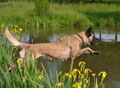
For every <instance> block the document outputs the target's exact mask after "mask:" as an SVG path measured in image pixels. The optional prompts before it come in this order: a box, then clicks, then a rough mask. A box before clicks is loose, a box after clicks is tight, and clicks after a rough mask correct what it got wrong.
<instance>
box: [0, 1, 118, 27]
mask: <svg viewBox="0 0 120 88" xmlns="http://www.w3.org/2000/svg"><path fill="white" fill-rule="evenodd" d="M48 6H49V7H47V8H49V10H48V11H45V9H44V11H45V13H44V15H42V16H40V17H38V16H36V12H35V9H34V7H35V6H34V3H32V2H30V3H28V2H23V1H22V2H6V3H4V4H3V3H0V12H4V13H1V14H0V24H7V25H11V24H13V25H14V24H19V25H25V26H26V25H28V26H31V25H32V26H36V25H37V26H39V27H51V26H52V27H53V26H61V25H64V26H68V25H69V26H76V25H77V26H80V25H105V26H106V25H107V26H111V25H112V24H113V25H116V24H118V23H119V21H120V18H119V15H120V9H119V8H120V6H119V5H116V4H57V3H54V4H53V3H49V5H48ZM40 8H42V7H40ZM45 8H46V7H45ZM104 8H106V9H104ZM46 10H47V9H46ZM38 12H40V11H38ZM8 13H9V14H8ZM40 14H41V13H39V15H40ZM42 14H43V13H42Z"/></svg>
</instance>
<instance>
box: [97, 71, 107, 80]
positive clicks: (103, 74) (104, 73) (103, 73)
mask: <svg viewBox="0 0 120 88" xmlns="http://www.w3.org/2000/svg"><path fill="white" fill-rule="evenodd" d="M101 74H102V77H103V78H105V77H106V76H107V73H106V72H104V71H102V72H100V73H99V74H98V76H100V75H101Z"/></svg>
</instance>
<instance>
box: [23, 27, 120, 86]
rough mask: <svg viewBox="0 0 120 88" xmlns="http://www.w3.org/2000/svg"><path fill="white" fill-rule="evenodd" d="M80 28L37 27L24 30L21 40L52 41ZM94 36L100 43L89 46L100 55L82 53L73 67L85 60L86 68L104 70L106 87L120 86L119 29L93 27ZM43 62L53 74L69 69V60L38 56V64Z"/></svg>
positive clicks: (76, 31) (73, 32)
mask: <svg viewBox="0 0 120 88" xmlns="http://www.w3.org/2000/svg"><path fill="white" fill-rule="evenodd" d="M83 29H84V28H81V29H74V28H69V27H61V28H53V29H49V30H47V29H39V31H37V30H35V29H34V30H33V29H31V30H32V31H29V32H28V31H25V32H24V34H23V36H22V38H21V41H24V42H28V43H42V42H53V41H56V40H57V39H58V38H60V37H62V36H64V35H72V34H75V33H78V32H80V31H82V30H83ZM94 29H95V30H94V31H95V35H96V37H98V38H100V40H101V43H100V44H98V45H96V46H90V47H91V48H92V49H93V50H97V51H100V52H101V54H100V55H84V56H80V57H78V58H76V59H75V60H74V68H78V66H77V65H78V63H79V61H85V62H86V63H87V68H90V69H91V70H92V71H93V72H95V73H99V72H100V71H106V72H107V74H108V76H107V78H106V80H105V84H106V88H119V86H120V70H119V67H120V64H119V62H120V59H119V56H120V30H119V29H116V28H100V27H94ZM41 62H42V63H43V64H44V66H45V68H46V69H47V70H50V71H51V72H52V73H53V74H54V73H55V71H56V70H58V71H63V72H68V71H69V69H70V62H71V60H70V59H69V60H67V61H63V62H62V61H61V60H56V59H53V60H48V59H43V58H40V59H39V60H38V66H39V67H40V63H41Z"/></svg>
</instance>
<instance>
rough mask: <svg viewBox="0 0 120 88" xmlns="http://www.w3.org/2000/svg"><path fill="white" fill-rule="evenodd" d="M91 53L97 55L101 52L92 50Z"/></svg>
mask: <svg viewBox="0 0 120 88" xmlns="http://www.w3.org/2000/svg"><path fill="white" fill-rule="evenodd" d="M93 54H94V55H98V54H101V52H99V51H94V52H93Z"/></svg>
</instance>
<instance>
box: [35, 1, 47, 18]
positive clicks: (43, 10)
mask: <svg viewBox="0 0 120 88" xmlns="http://www.w3.org/2000/svg"><path fill="white" fill-rule="evenodd" d="M34 4H35V5H34V6H35V11H36V13H37V15H38V16H43V15H46V14H47V13H48V10H49V2H48V0H34Z"/></svg>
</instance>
